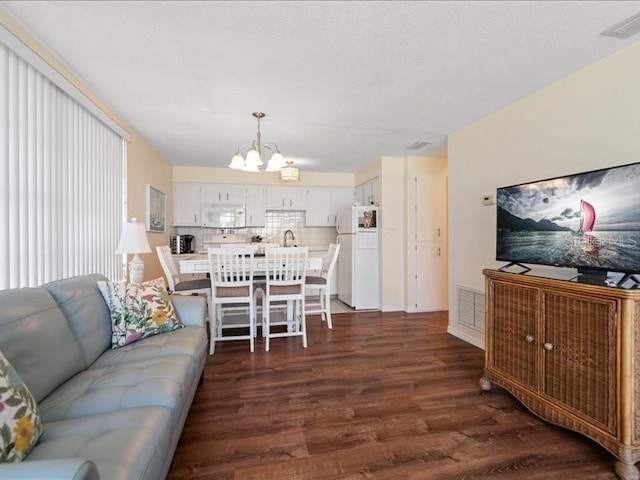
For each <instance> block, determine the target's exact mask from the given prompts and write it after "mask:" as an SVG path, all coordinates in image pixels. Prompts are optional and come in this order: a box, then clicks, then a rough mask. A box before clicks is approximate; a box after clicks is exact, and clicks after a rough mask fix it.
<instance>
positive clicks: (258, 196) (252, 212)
mask: <svg viewBox="0 0 640 480" xmlns="http://www.w3.org/2000/svg"><path fill="white" fill-rule="evenodd" d="M264 197H265V187H263V186H261V185H250V186H248V187H247V209H246V213H245V218H246V221H247V227H264V225H265V215H264V211H265V208H264Z"/></svg>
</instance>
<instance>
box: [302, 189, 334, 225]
mask: <svg viewBox="0 0 640 480" xmlns="http://www.w3.org/2000/svg"><path fill="white" fill-rule="evenodd" d="M306 195H307V219H306V220H307V222H306V225H307V227H328V226H331V225H332V218H331V188H327V187H308V188H307V191H306ZM335 224H336V222H335V220H333V225H335Z"/></svg>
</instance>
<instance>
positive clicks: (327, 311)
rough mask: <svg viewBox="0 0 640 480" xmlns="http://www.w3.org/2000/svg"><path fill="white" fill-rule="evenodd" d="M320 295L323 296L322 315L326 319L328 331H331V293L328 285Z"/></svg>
mask: <svg viewBox="0 0 640 480" xmlns="http://www.w3.org/2000/svg"><path fill="white" fill-rule="evenodd" d="M322 293H323V294H324V312H322V314H323V315H324V316H325V317H326V319H327V326H328V327H329V330H332V329H333V324H332V323H331V293H330V291H329V285H328V284H327V287H326V288H325V289H324V292H322Z"/></svg>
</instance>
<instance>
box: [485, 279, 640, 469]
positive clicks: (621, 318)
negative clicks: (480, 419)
mask: <svg viewBox="0 0 640 480" xmlns="http://www.w3.org/2000/svg"><path fill="white" fill-rule="evenodd" d="M483 273H484V275H485V281H486V297H485V298H486V318H485V321H486V324H485V327H486V329H485V332H486V345H485V357H486V358H485V372H484V377H483V378H482V379H481V380H480V386H481V388H482V389H483V390H490V389H491V384H492V383H495V384H496V385H500V386H501V387H503V388H505V389H506V390H507V391H509V392H510V393H511V394H512V395H514V396H515V397H516V398H517V399H518V400H519V401H520V402H522V404H524V405H525V406H526V407H527V408H528V409H529V410H531V411H532V412H533V413H534V414H536V415H538V416H539V417H541V418H543V419H545V420H547V421H549V422H551V423H553V424H556V425H560V426H562V427H566V428H568V429H570V430H574V431H576V432H579V433H581V434H583V435H586V436H587V437H589V438H591V439H593V440H594V441H596V442H597V443H599V444H600V445H602V446H603V447H604V448H606V449H607V450H609V452H611V453H612V454H613V455H614V456H615V457H616V459H617V461H616V464H615V470H616V473H617V474H618V476H619V477H620V478H622V479H623V480H638V479H640V474H639V472H638V469H637V468H636V466H635V463H636V462H637V461H638V460H640V289H628V290H627V289H621V288H613V287H607V286H599V285H589V284H583V283H577V282H574V281H568V280H556V279H551V278H544V277H539V276H534V275H530V274H527V275H523V274H515V273H507V272H501V271H497V270H483Z"/></svg>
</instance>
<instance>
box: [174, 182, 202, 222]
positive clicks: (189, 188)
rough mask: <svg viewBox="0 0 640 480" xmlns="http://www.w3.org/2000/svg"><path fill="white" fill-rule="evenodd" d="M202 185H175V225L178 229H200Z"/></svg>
mask: <svg viewBox="0 0 640 480" xmlns="http://www.w3.org/2000/svg"><path fill="white" fill-rule="evenodd" d="M200 224H201V218H200V184H199V183H174V184H173V225H174V226H177V227H199V226H200Z"/></svg>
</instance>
